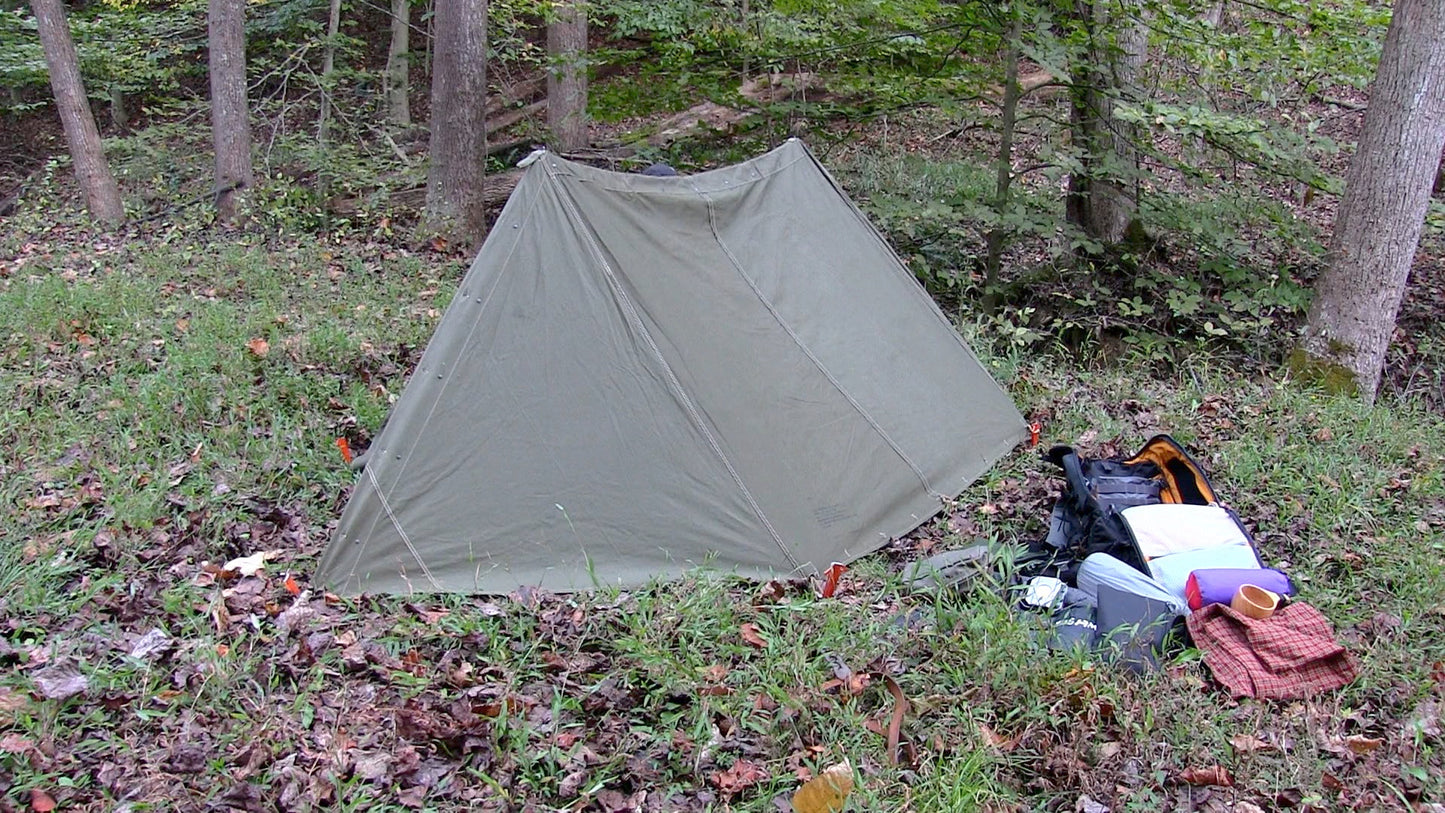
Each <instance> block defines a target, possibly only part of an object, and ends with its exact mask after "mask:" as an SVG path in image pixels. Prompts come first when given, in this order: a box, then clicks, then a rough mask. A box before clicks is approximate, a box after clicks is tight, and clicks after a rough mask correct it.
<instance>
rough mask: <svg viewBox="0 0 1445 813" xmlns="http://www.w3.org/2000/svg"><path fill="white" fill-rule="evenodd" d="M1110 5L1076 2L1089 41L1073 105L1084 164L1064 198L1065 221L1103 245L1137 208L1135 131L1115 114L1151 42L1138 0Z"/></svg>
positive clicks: (1117, 236)
mask: <svg viewBox="0 0 1445 813" xmlns="http://www.w3.org/2000/svg"><path fill="white" fill-rule="evenodd" d="M1111 7H1112V6H1111V4H1110V3H1109V0H1087V2H1085V3H1081V4H1078V5H1077V6H1076V9H1077V15H1078V21H1079V23H1080V24H1081V25H1083V26H1084V28H1085V31H1086V32H1087V34H1088V41H1089V42H1090V43H1091V44H1090V46H1089V48H1088V52H1087V54H1086V56H1085V59H1086V61H1087V62H1086V64H1084V65H1081V66H1080V69H1079V70H1077V71H1075V76H1074V81H1075V85H1074V89H1073V103H1072V108H1071V111H1070V124H1071V131H1072V137H1073V141H1074V144H1075V145H1076V147H1077V149H1078V150H1079V151H1080V161H1081V163H1082V164H1083V169H1082V170H1081V171H1079V172H1074V173H1071V174H1070V175H1069V189H1068V194H1067V198H1066V203H1065V213H1066V216H1067V218H1068V220H1069V222H1070V223H1072V224H1074V225H1075V226H1077V227H1078V228H1080V229H1082V230H1083V232H1084V234H1086V235H1087V236H1089V237H1090V238H1092V239H1094V240H1097V241H1099V242H1102V243H1104V244H1106V245H1114V244H1116V243H1119V242H1121V241H1122V240H1123V239H1124V236H1125V234H1126V233H1127V231H1128V229H1129V224H1130V223H1131V222H1132V221H1133V220H1134V213H1135V210H1136V208H1137V203H1138V191H1137V188H1136V181H1135V176H1136V175H1137V172H1138V160H1139V158H1138V154H1137V150H1136V149H1135V147H1134V139H1135V138H1136V137H1137V136H1136V134H1135V133H1134V132H1133V128H1130V127H1127V126H1126V125H1124V124H1123V123H1121V122H1119V121H1117V120H1116V119H1115V118H1114V105H1115V103H1116V102H1117V101H1118V100H1119V99H1120V98H1121V97H1123V96H1125V95H1127V94H1129V93H1130V92H1131V89H1132V87H1133V85H1134V82H1135V77H1136V76H1137V75H1138V73H1139V68H1140V67H1141V66H1142V65H1143V64H1144V57H1145V54H1146V53H1147V45H1148V29H1147V27H1145V25H1144V20H1143V18H1142V14H1143V13H1144V11H1143V8H1142V7H1141V4H1140V2H1139V0H1123V2H1121V3H1120V4H1118V6H1117V7H1113V8H1114V10H1113V11H1112V12H1111ZM1111 31H1112V32H1115V35H1114V38H1113V40H1112V41H1110V37H1109V33H1110V32H1111Z"/></svg>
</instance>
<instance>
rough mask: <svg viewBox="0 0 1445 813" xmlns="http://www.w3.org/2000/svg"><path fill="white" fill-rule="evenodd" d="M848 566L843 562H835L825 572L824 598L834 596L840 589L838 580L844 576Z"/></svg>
mask: <svg viewBox="0 0 1445 813" xmlns="http://www.w3.org/2000/svg"><path fill="white" fill-rule="evenodd" d="M847 570H848V566H847V565H845V564H843V563H841V562H834V563H833V564H831V565H829V566H828V569H827V570H826V571H824V572H823V593H822V595H823V598H832V597H833V594H834V593H835V592H837V590H838V580H839V579H841V578H843V574H844V573H845V572H847Z"/></svg>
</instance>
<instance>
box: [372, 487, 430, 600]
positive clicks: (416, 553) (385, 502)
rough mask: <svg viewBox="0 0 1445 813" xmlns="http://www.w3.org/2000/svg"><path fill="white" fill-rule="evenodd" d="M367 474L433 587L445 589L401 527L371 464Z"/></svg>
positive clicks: (385, 509)
mask: <svg viewBox="0 0 1445 813" xmlns="http://www.w3.org/2000/svg"><path fill="white" fill-rule="evenodd" d="M366 476H367V478H368V479H370V480H371V487H372V488H373V489H375V490H376V498H377V499H378V500H381V510H382V511H385V512H386V518H387V519H389V520H391V524H392V527H394V528H396V532H397V534H398V535H399V536H400V537H401V541H402V543H403V544H404V545H406V549H407V550H409V551H411V555H412V557H413V558H415V559H416V563H417V564H419V565H421V573H422V575H423V576H426V580H427V581H429V582H431V586H432V587H435V588H436V589H438V590H441V589H443V588H442V585H441V582H439V581H437V579H436V576H434V575H432V572H431V568H429V567H427V565H426V560H425V559H423V558H421V551H419V550H417V549H416V545H415V544H413V543H412V541H411V535H410V534H408V533H407V532H406V529H405V528H403V527H401V521H400V520H398V519H397V518H396V514H395V513H393V512H392V510H391V502H390V501H389V500H387V498H386V495H385V494H383V493H382V491H381V484H380V483H378V482H377V480H376V472H375V471H373V470H372V469H371V467H370V466H368V467H367V469H366ZM357 558H358V560H359V559H360V557H357ZM353 574H354V571H353Z"/></svg>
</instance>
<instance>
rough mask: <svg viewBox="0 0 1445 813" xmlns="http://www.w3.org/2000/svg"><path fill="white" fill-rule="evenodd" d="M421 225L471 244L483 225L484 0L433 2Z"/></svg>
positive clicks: (485, 54)
mask: <svg viewBox="0 0 1445 813" xmlns="http://www.w3.org/2000/svg"><path fill="white" fill-rule="evenodd" d="M433 22H434V23H435V31H436V35H435V38H434V42H433V46H432V47H433V49H434V50H433V56H432V92H431V166H430V168H429V170H428V172H427V189H426V212H425V225H424V228H425V229H426V230H427V231H430V232H432V233H433V234H439V235H441V236H443V237H446V238H447V239H449V240H451V241H452V242H454V243H461V244H466V245H471V244H473V243H475V242H476V241H478V240H480V239H481V236H482V232H483V231H484V229H485V226H486V205H485V199H484V197H483V194H482V174H483V169H484V167H485V161H486V151H487V133H486V113H485V111H486V106H487V98H486V96H487V94H486V89H487V81H486V64H487V62H486V60H487V4H486V0H436V14H435V15H434V17H433Z"/></svg>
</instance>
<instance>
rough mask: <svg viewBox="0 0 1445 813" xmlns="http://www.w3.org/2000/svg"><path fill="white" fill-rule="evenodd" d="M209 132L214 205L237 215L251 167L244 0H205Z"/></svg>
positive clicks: (227, 216)
mask: <svg viewBox="0 0 1445 813" xmlns="http://www.w3.org/2000/svg"><path fill="white" fill-rule="evenodd" d="M207 17H208V22H209V25H210V52H211V138H212V140H213V141H214V142H215V148H216V211H217V213H218V215H219V216H220V218H221V220H223V221H232V220H234V219H235V218H236V214H237V210H238V209H239V208H240V204H241V202H242V199H243V195H244V190H247V189H250V188H251V187H252V186H253V185H254V184H255V183H256V176H255V172H254V171H253V169H252V167H251V111H250V108H249V106H248V105H247V103H246V6H245V0H210V10H209V12H208V15H207Z"/></svg>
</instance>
